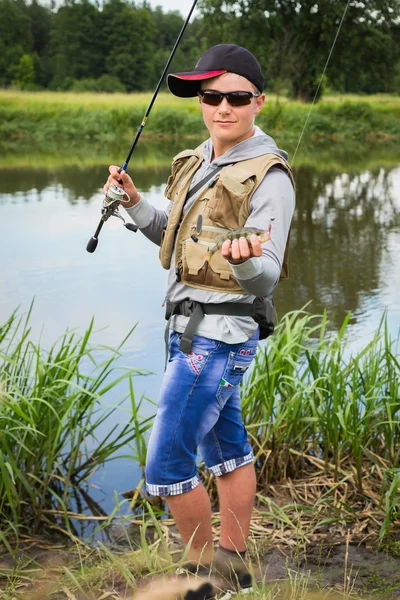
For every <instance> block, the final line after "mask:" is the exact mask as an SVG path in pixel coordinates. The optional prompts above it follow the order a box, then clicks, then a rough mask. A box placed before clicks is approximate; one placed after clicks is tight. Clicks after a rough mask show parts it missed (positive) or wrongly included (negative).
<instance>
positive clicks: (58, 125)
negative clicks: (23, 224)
mask: <svg viewBox="0 0 400 600" xmlns="http://www.w3.org/2000/svg"><path fill="white" fill-rule="evenodd" d="M150 99H151V94H113V95H107V94H91V93H85V94H74V93H71V92H68V93H67V92H22V91H20V92H18V91H10V90H2V91H0V136H1V140H2V143H5V142H6V143H10V142H17V141H23V142H35V143H39V144H46V143H49V144H53V143H54V142H55V141H56V140H57V141H58V142H62V141H64V142H78V141H85V140H87V141H89V140H90V141H98V142H101V143H105V144H115V143H117V142H121V141H122V140H124V141H126V142H128V141H129V140H132V138H133V135H134V133H135V132H136V131H137V129H138V127H139V126H140V124H141V122H142V119H143V115H144V112H145V110H146V108H147V106H148V104H149V102H150ZM310 108H311V105H308V104H302V103H299V102H291V101H288V100H287V99H280V100H279V103H277V102H276V98H275V97H273V96H269V97H267V102H266V104H265V106H264V108H263V110H262V111H261V113H260V115H259V116H258V118H257V123H258V124H259V126H260V127H261V128H263V129H264V130H265V131H267V132H268V133H270V134H271V135H274V136H278V137H284V138H285V139H287V140H292V141H293V142H294V141H296V143H297V140H298V139H299V137H300V135H301V134H302V131H303V128H304V125H305V123H306V121H307V119H308V121H307V126H306V129H305V139H306V140H313V141H321V140H335V141H344V140H358V141H360V139H362V140H364V141H367V142H368V141H369V142H378V141H390V140H392V141H395V140H398V139H399V137H400V98H399V97H391V96H383V95H381V96H365V97H364V96H363V97H361V96H360V97H357V96H354V95H351V96H331V97H326V98H325V99H324V100H323V101H322V102H321V103H318V104H316V105H315V106H314V107H313V109H312V112H311V115H310V116H309V117H308V115H309V111H310ZM145 131H146V136H147V137H153V138H173V137H179V139H180V140H181V139H182V137H186V138H195V139H201V138H202V137H204V135H206V130H205V128H204V124H203V121H202V117H201V115H200V111H199V109H198V106H197V99H195V98H191V99H185V100H182V99H180V98H176V97H174V96H172V95H171V94H168V93H166V92H164V93H160V95H159V97H158V98H157V101H156V104H155V106H154V108H153V111H152V113H151V115H150V118H149V120H148V124H147V125H146V129H145Z"/></svg>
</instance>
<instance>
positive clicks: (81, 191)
mask: <svg viewBox="0 0 400 600" xmlns="http://www.w3.org/2000/svg"><path fill="white" fill-rule="evenodd" d="M168 173H169V167H168V166H164V167H158V168H157V167H152V168H146V169H140V170H137V171H135V168H133V169H132V176H133V177H134V178H135V182H136V183H137V185H138V187H139V188H140V189H141V190H143V191H146V192H147V191H148V190H149V189H150V188H151V187H152V186H154V185H155V186H161V185H162V184H163V183H164V182H165V181H166V180H167V178H168ZM108 175H109V173H108V168H107V166H106V165H96V166H94V167H91V168H87V167H85V168H79V167H76V166H66V167H59V168H58V169H57V170H56V171H54V172H51V171H47V170H38V169H27V168H25V169H20V170H18V171H16V170H15V169H9V168H7V169H2V170H1V171H0V202H2V203H3V202H6V201H7V200H9V201H10V200H13V201H16V199H18V200H19V201H25V202H29V201H30V200H37V201H41V200H42V199H43V194H42V192H45V191H46V190H49V188H50V189H52V190H60V191H61V193H62V196H63V199H67V200H68V202H70V203H71V204H74V203H76V202H77V201H78V200H85V201H87V202H90V201H91V200H92V198H93V196H94V195H95V194H97V193H98V191H99V189H100V186H101V185H102V184H103V183H104V182H105V181H106V180H107V177H108ZM16 194H17V196H15V195H16ZM10 196H13V198H10Z"/></svg>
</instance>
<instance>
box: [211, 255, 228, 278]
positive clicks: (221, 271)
mask: <svg viewBox="0 0 400 600" xmlns="http://www.w3.org/2000/svg"><path fill="white" fill-rule="evenodd" d="M208 267H209V269H211V270H212V271H213V272H214V273H215V274H217V275H219V278H220V279H223V280H225V281H229V279H230V278H231V277H232V269H231V267H230V265H229V263H228V261H227V260H226V259H225V258H224V257H223V256H222V254H221V252H220V250H218V252H216V253H215V254H214V256H213V257H212V259H211V262H210V263H209V265H208Z"/></svg>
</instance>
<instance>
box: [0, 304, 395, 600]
mask: <svg viewBox="0 0 400 600" xmlns="http://www.w3.org/2000/svg"><path fill="white" fill-rule="evenodd" d="M349 318H350V315H348V317H347V318H346V319H345V321H344V322H343V325H342V327H341V329H340V330H339V331H338V332H336V333H333V332H332V331H331V330H330V329H329V324H328V322H327V319H326V316H325V315H319V316H318V315H314V316H313V315H310V314H308V313H306V312H304V311H298V312H295V313H290V314H287V315H286V316H285V317H284V318H283V319H282V320H281V322H280V323H279V325H278V327H277V329H276V332H275V334H274V335H273V336H272V337H271V338H270V339H269V341H268V344H267V345H266V346H262V347H260V349H259V352H258V354H257V357H256V364H255V368H254V369H253V370H252V371H251V373H250V375H249V376H248V377H247V378H246V380H245V382H244V384H243V386H242V389H241V397H242V406H243V416H244V420H245V423H246V427H247V429H248V432H249V438H250V443H251V445H252V448H253V451H254V454H255V457H256V460H255V468H256V473H257V484H258V485H257V506H256V509H255V510H254V512H253V517H252V522H251V526H250V541H249V559H250V560H251V561H252V564H253V567H254V573H255V575H256V576H258V575H257V574H258V573H261V575H262V577H263V578H264V579H263V580H262V581H260V583H259V585H257V586H256V587H255V590H254V593H253V594H251V595H248V598H249V600H253V599H254V600H311V599H313V598H314V599H315V600H322V599H323V598H331V599H332V600H339V599H340V600H350V599H353V600H354V599H355V598H356V597H359V595H358V593H356V592H359V593H360V596H361V597H364V598H382V600H383V599H385V600H389V598H392V597H393V598H394V597H397V596H396V593H397V592H398V591H399V589H400V579H399V578H398V576H397V575H398V573H399V568H400V559H399V555H400V542H399V540H398V534H397V532H398V528H399V526H400V423H399V409H400V399H399V389H400V364H399V358H400V354H399V348H398V345H397V344H396V343H395V342H393V341H392V340H391V339H390V336H389V334H388V331H387V327H386V324H385V320H384V319H383V320H382V323H381V326H380V327H379V329H378V330H377V332H376V334H375V336H374V338H373V339H372V340H371V342H370V343H368V344H367V345H365V347H364V348H362V349H361V350H359V351H358V352H356V353H354V354H350V353H349V351H348V347H347V338H348V335H349V332H348V329H347V326H348V322H349ZM92 331H93V324H90V326H89V328H88V330H87V332H86V333H85V335H83V336H82V337H79V336H78V335H77V334H75V333H73V332H66V333H65V335H63V336H62V337H61V338H60V339H59V340H57V341H56V342H55V343H54V345H53V346H52V347H51V348H50V350H45V349H43V348H42V347H41V346H40V344H39V343H37V342H35V341H34V340H32V339H31V335H30V327H29V315H28V317H27V318H18V316H17V315H16V314H13V315H12V316H11V317H10V318H9V319H8V320H7V322H6V323H4V324H3V325H2V326H0V431H1V432H2V435H1V437H0V598H3V599H4V600H12V599H14V598H15V599H18V598H19V599H21V598H26V600H34V599H35V600H37V599H38V598H47V597H49V598H50V597H51V598H53V599H56V600H58V599H60V600H61V599H62V600H64V599H65V598H68V599H69V600H75V599H76V600H81V599H82V600H83V599H86V600H87V599H88V598H89V599H91V600H92V599H95V598H96V599H99V600H101V599H104V600H105V599H106V598H111V599H114V600H119V599H122V598H125V599H126V598H131V597H132V594H134V593H138V589H139V590H140V589H141V588H142V587H143V585H144V584H145V583H146V582H148V581H149V580H151V579H152V578H153V577H154V576H155V575H156V576H158V577H161V576H167V579H165V580H162V581H161V582H160V584H159V585H160V586H161V587H160V588H159V593H158V594H157V593H155V591H154V590H155V589H157V587H156V588H153V593H151V592H150V591H147V592H145V593H144V595H143V596H141V597H140V600H161V599H162V600H166V599H170V600H173V599H175V598H176V597H181V595H182V593H183V591H184V590H183V588H180V589H179V590H178V589H177V588H176V586H175V587H174V584H173V582H172V581H171V575H172V574H173V573H174V571H175V568H176V563H177V561H181V560H184V558H183V559H182V558H181V557H182V552H183V550H184V549H183V548H182V546H181V545H179V543H178V541H177V538H176V534H175V530H174V523H173V522H172V520H171V519H165V518H163V519H159V516H160V507H159V506H158V505H157V503H156V502H154V503H151V502H150V498H148V497H147V496H146V495H145V494H144V492H143V481H141V482H140V483H139V484H138V485H137V487H136V489H134V490H131V492H130V493H126V494H123V498H121V496H118V495H117V494H116V495H115V499H116V505H115V509H114V511H113V512H112V514H110V515H106V514H104V512H103V513H102V514H101V513H100V514H96V515H94V516H93V517H92V516H88V515H85V514H79V513H77V512H72V510H71V501H72V500H73V499H74V498H75V499H76V498H77V495H78V494H79V491H80V490H82V488H84V485H85V481H86V480H87V479H88V478H89V477H90V474H91V473H92V472H93V470H95V469H96V468H98V467H99V466H100V465H101V464H103V463H104V462H106V461H109V460H111V459H112V458H115V457H116V454H117V453H121V452H122V453H124V454H125V453H126V448H129V449H130V452H131V453H132V450H133V449H134V453H135V454H136V456H137V459H138V460H139V461H140V463H141V464H142V465H143V464H144V461H145V455H146V430H147V429H148V427H149V426H150V421H151V419H141V418H140V402H136V401H135V395H134V385H133V379H132V378H133V376H134V375H140V373H138V372H135V370H134V369H132V368H126V367H121V366H120V364H118V363H117V362H116V359H118V358H119V357H120V356H121V355H122V354H123V343H122V344H121V346H120V347H119V348H117V349H115V350H111V349H108V348H107V349H106V350H107V353H106V356H104V352H103V358H102V359H101V361H98V360H96V347H95V346H93V344H92V341H91V338H92ZM97 349H99V348H97ZM100 349H101V348H100ZM102 350H103V351H104V348H102ZM88 364H89V365H90V368H89V367H88ZM119 383H123V385H124V387H125V391H126V397H127V398H130V405H129V409H126V408H125V412H126V415H125V416H126V419H124V422H125V423H126V425H125V426H123V428H122V431H119V432H118V433H117V432H116V431H115V430H112V431H111V432H110V433H109V434H106V435H104V434H103V435H100V431H101V425H102V423H104V422H105V421H106V420H107V419H109V418H110V416H111V414H112V412H113V411H114V410H115V409H116V408H118V404H119V402H118V399H116V400H115V399H114V401H113V403H112V406H111V408H109V409H106V408H102V407H101V400H102V399H104V396H105V395H106V394H108V393H113V391H114V390H116V386H117V385H118V384H119ZM124 398H125V396H124ZM120 400H121V398H120ZM114 464H115V468H117V465H118V463H117V462H116V463H114ZM201 477H202V479H203V482H204V484H205V485H206V487H207V489H208V492H209V493H210V495H211V497H212V499H214V500H215V498H216V497H215V482H214V479H213V478H209V476H208V475H207V474H206V473H205V471H204V470H203V469H201ZM128 506H129V507H130V508H131V509H133V508H135V507H136V508H137V509H142V514H141V516H138V515H137V514H136V515H135V514H132V511H129V512H128V514H127V508H128ZM78 507H79V504H78ZM214 507H215V509H216V510H217V509H218V507H217V505H216V504H214ZM164 516H165V515H164ZM90 519H93V521H94V522H95V523H97V524H98V530H103V531H104V532H105V533H106V532H107V531H108V530H110V531H111V527H114V528H115V527H117V528H118V530H117V531H116V530H115V529H114V530H113V531H114V537H112V536H111V538H109V541H110V542H112V543H108V544H107V545H104V544H97V545H96V546H93V545H90V544H89V543H87V542H85V541H84V540H82V539H78V538H77V537H76V535H74V532H75V531H76V529H75V525H74V524H76V523H77V522H79V521H81V522H82V521H85V520H90ZM219 527H220V519H219V514H218V512H214V514H213V531H214V534H215V539H216V540H217V539H218V535H219ZM49 533H50V537H49V535H48V534H49ZM46 534H47V540H46ZM60 534H61V535H62V536H64V537H63V539H64V541H65V540H68V541H69V542H71V541H72V542H73V545H72V546H71V545H69V547H68V548H67V547H65V544H64V545H62V544H60V542H59V540H60ZM56 536H58V537H56ZM116 538H117V539H118V543H117V542H116V541H115V540H116ZM379 546H380V547H381V548H383V549H384V550H385V553H383V552H381V554H380V555H381V556H383V557H384V561H383V562H382V565H383V566H382V565H381V566H379V565H378V563H377V561H376V558H375V555H374V553H373V550H375V551H376V550H377V549H378V547H379ZM356 547H357V548H362V550H360V552H361V554H360V556H361V557H362V559H363V567H362V570H361V574H359V573H358V572H357V569H356V568H354V569H353V567H352V562H351V561H352V560H354V548H356ZM349 548H350V549H351V550H352V552H353V556H351V555H350V556H349ZM340 552H341V558H340V556H339V558H337V557H338V555H339V554H340ZM331 554H332V557H333V558H334V557H335V556H336V562H335V561H334V564H333V566H332V569H331V570H330V571H329V564H330V562H329V561H330V560H331V558H332V557H331V556H330V555H331ZM328 556H329V560H328V558H327V557H328ZM315 557H317V561H316V567H315V569H314V571H313V572H311V571H308V570H306V569H304V565H305V564H308V562H307V561H311V562H310V564H314V563H313V562H312V561H313V560H314V561H315ZM276 561H280V564H281V565H282V566H283V569H282V568H279V564H277V563H276ZM368 561H370V563H371V564H370V565H369V564H368ZM274 563H275V567H274ZM271 565H272V566H271ZM274 568H275V570H274ZM307 569H308V567H307ZM168 577H169V578H168ZM377 580H378V581H377ZM356 584H357V586H356V587H354V586H355V585H356ZM181 585H182V584H181ZM327 590H328V591H327ZM333 591H335V593H336V594H333ZM328 592H329V593H328ZM331 592H332V594H333V595H331ZM392 593H393V594H394V595H393V596H392ZM135 597H136V596H135Z"/></svg>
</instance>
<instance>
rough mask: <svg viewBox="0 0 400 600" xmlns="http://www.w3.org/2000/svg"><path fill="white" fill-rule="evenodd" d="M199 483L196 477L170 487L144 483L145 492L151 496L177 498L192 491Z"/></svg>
mask: <svg viewBox="0 0 400 600" xmlns="http://www.w3.org/2000/svg"><path fill="white" fill-rule="evenodd" d="M199 483H200V479H199V478H198V476H197V475H195V476H194V477H192V478H191V479H187V480H186V481H180V482H179V483H172V484H171V485H156V484H154V483H146V490H147V491H148V493H149V494H150V495H151V496H178V495H179V494H185V493H186V492H190V491H191V490H194V488H195V487H196V486H198V485H199Z"/></svg>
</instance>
